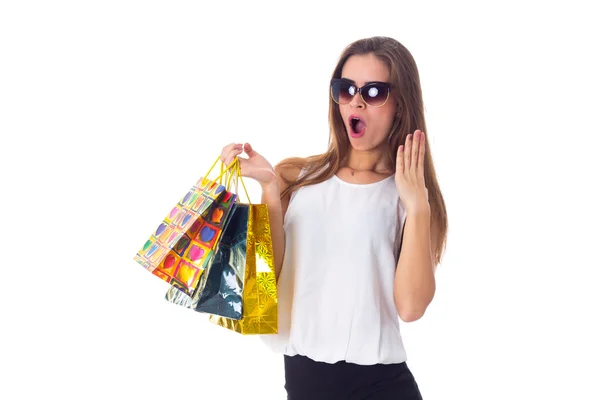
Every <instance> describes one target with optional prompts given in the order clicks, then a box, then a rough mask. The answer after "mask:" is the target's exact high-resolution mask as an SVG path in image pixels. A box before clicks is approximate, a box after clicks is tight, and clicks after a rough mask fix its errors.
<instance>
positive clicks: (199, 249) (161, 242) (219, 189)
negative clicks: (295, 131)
mask: <svg viewBox="0 0 600 400" xmlns="http://www.w3.org/2000/svg"><path fill="white" fill-rule="evenodd" d="M219 160H220V159H219V158H217V160H216V161H215V163H214V164H213V165H212V167H211V168H210V170H209V171H208V173H207V174H206V175H204V176H203V177H201V178H200V179H199V180H198V182H196V184H195V185H194V186H192V188H191V189H190V190H189V191H188V193H187V194H186V195H185V196H184V197H183V198H182V199H181V200H180V201H179V202H178V203H177V204H176V205H175V207H173V209H172V210H171V212H170V213H169V215H167V216H166V217H165V218H164V219H163V221H162V222H161V223H160V224H159V225H158V228H157V229H156V231H154V232H153V233H152V235H151V236H150V238H149V239H148V240H147V241H146V243H145V244H144V245H143V246H142V248H141V249H140V250H139V251H138V252H137V254H136V255H135V257H134V260H135V261H137V262H138V263H139V264H141V265H142V266H143V267H144V268H146V269H147V270H148V271H150V272H152V273H153V274H154V275H156V276H158V277H159V278H161V279H163V280H164V281H165V282H167V283H169V284H170V285H172V286H173V287H174V288H176V290H178V291H181V292H182V293H185V294H189V295H191V294H193V293H194V290H195V289H196V287H197V285H198V282H199V280H200V276H201V274H202V271H203V270H204V268H205V267H206V264H207V263H208V261H209V260H210V258H211V256H212V254H213V251H214V249H215V247H216V246H217V244H218V242H219V238H220V236H221V232H222V230H223V228H224V224H225V222H226V221H227V219H228V217H229V214H230V212H231V207H232V205H233V204H235V200H236V198H237V195H235V194H233V193H231V192H229V191H227V190H226V188H225V185H224V184H222V182H221V181H222V177H223V175H224V174H225V173H227V172H228V171H229V170H230V169H231V168H235V165H234V164H233V163H232V164H231V165H230V166H229V167H228V168H226V169H223V167H221V169H222V171H221V174H220V175H219V176H218V178H216V179H215V180H211V179H209V178H208V176H209V175H210V172H211V171H212V170H213V168H214V167H215V165H216V164H217V162H219Z"/></svg>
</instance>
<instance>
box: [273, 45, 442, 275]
mask: <svg viewBox="0 0 600 400" xmlns="http://www.w3.org/2000/svg"><path fill="white" fill-rule="evenodd" d="M366 54H373V55H374V56H376V57H377V58H378V59H379V60H381V61H382V62H383V63H385V65H387V67H388V68H389V70H390V77H391V82H390V83H391V84H392V87H393V88H394V90H392V95H393V96H395V98H396V101H397V104H398V110H397V112H398V113H399V116H398V117H397V118H396V119H395V120H394V123H393V125H392V129H391V131H390V134H389V136H388V139H387V140H388V144H389V146H388V149H389V151H388V152H387V155H386V156H387V157H388V158H389V161H390V164H391V165H392V166H393V169H394V170H395V169H396V152H397V151H398V147H399V146H400V145H401V144H402V143H404V142H405V140H406V136H407V135H408V134H410V133H414V131H415V130H417V129H419V130H422V131H423V132H425V134H426V136H430V135H429V133H428V131H427V127H426V125H425V116H424V107H423V97H422V93H421V83H420V79H419V72H418V70H417V64H416V63H415V60H414V58H413V56H412V55H411V53H410V52H409V51H408V49H407V48H406V47H404V46H403V45H402V44H401V43H399V42H398V41H396V40H395V39H392V38H388V37H381V36H378V37H372V38H367V39H361V40H357V41H356V42H354V43H351V44H350V45H348V46H347V47H346V49H344V51H343V52H342V54H341V56H340V58H339V61H338V63H337V65H336V67H335V69H334V70H333V75H332V78H340V77H341V74H342V68H343V67H344V64H345V63H346V61H347V60H348V59H349V58H350V57H351V56H353V55H366ZM327 89H328V90H329V88H327ZM329 127H330V133H329V146H328V149H327V151H326V152H325V153H323V154H319V155H315V156H311V157H308V158H290V159H288V160H286V161H285V162H282V165H294V166H296V167H300V168H305V170H306V173H305V174H303V176H301V177H299V178H298V179H297V180H296V181H295V182H288V183H289V184H290V185H289V186H288V187H287V189H286V190H284V192H283V193H282V194H281V195H282V197H284V196H286V195H287V194H289V193H291V192H293V191H294V190H297V189H299V188H301V187H302V186H307V185H313V184H317V183H320V182H324V181H325V180H327V179H329V178H331V177H332V176H333V175H334V174H335V173H336V172H337V171H338V169H339V168H340V166H341V165H342V162H344V160H345V159H346V157H347V156H348V154H349V152H350V141H349V139H348V135H347V133H346V128H345V126H344V121H343V120H342V115H341V114H340V109H339V106H338V105H337V104H336V103H335V102H334V101H333V99H332V98H331V96H329ZM425 146H426V148H425V160H424V173H425V186H426V187H427V190H428V196H429V205H430V209H431V229H432V230H433V229H435V230H436V231H437V240H436V242H437V243H432V244H431V246H432V249H433V253H434V260H433V261H434V265H436V266H437V264H439V262H440V261H441V258H442V254H443V251H444V248H445V244H446V236H447V230H448V217H447V214H446V205H445V202H444V199H443V197H442V193H441V191H440V188H439V185H438V182H437V177H436V174H435V169H434V167H433V161H432V158H431V151H430V149H429V143H428V140H426V141H425Z"/></svg>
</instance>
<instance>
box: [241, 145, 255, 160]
mask: <svg viewBox="0 0 600 400" xmlns="http://www.w3.org/2000/svg"><path fill="white" fill-rule="evenodd" d="M244 150H245V151H246V154H248V157H252V156H253V155H254V154H256V151H254V149H253V148H252V146H251V145H250V143H246V144H245V145H244Z"/></svg>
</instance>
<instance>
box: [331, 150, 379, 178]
mask: <svg viewBox="0 0 600 400" xmlns="http://www.w3.org/2000/svg"><path fill="white" fill-rule="evenodd" d="M342 167H347V168H350V169H351V170H354V171H356V172H361V171H371V172H377V173H386V172H387V173H389V172H390V171H391V166H390V165H389V162H388V161H387V157H386V156H385V155H384V154H383V153H382V152H381V151H356V150H354V149H351V150H350V153H349V154H348V156H347V157H346V159H345V160H344V162H342Z"/></svg>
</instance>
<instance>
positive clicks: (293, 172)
mask: <svg viewBox="0 0 600 400" xmlns="http://www.w3.org/2000/svg"><path fill="white" fill-rule="evenodd" d="M306 163H307V160H306V159H305V158H300V157H291V158H286V159H284V160H282V161H280V162H279V163H278V164H277V165H275V167H274V170H275V174H276V175H277V179H279V181H280V182H279V184H280V186H281V189H282V191H283V190H284V188H287V187H288V186H289V185H290V184H292V183H293V182H295V181H296V180H297V179H298V177H299V176H300V172H302V169H303V168H304V167H305V166H306Z"/></svg>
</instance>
